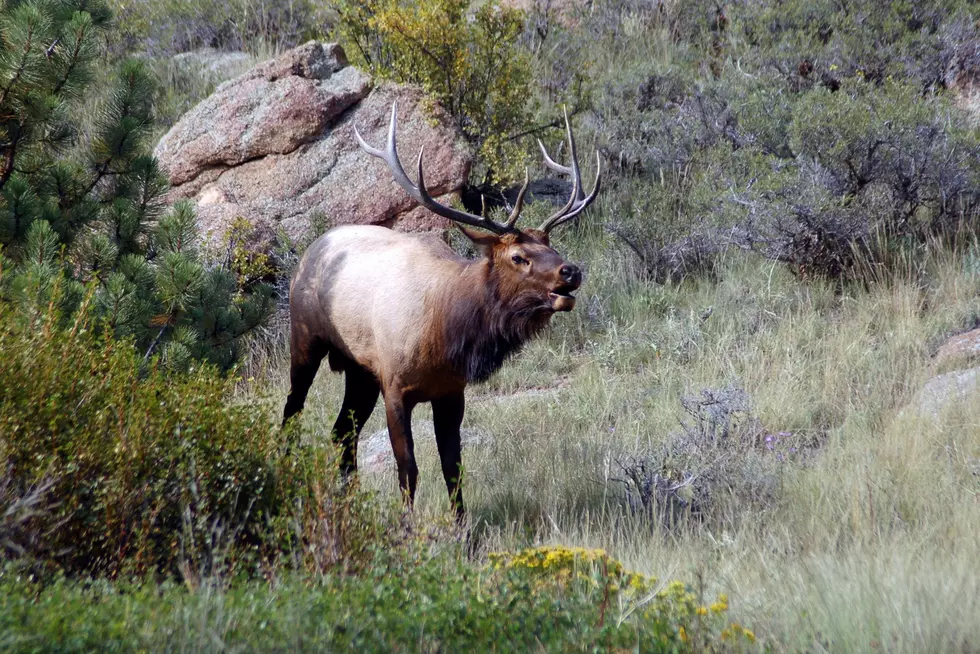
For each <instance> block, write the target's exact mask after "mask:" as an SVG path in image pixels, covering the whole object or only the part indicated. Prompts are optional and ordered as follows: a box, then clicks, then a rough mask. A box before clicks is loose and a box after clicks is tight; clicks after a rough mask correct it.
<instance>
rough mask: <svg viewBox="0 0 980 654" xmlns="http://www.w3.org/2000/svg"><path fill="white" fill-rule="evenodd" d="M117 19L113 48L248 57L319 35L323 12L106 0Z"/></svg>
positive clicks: (249, 1) (268, 5) (305, 0)
mask: <svg viewBox="0 0 980 654" xmlns="http://www.w3.org/2000/svg"><path fill="white" fill-rule="evenodd" d="M110 6H111V7H112V9H113V11H115V12H116V15H117V16H118V17H119V18H118V22H119V30H118V32H117V33H116V34H114V35H113V36H114V49H115V50H117V51H119V52H122V53H132V52H141V53H146V54H150V55H154V56H165V57H166V56H171V55H173V54H176V53H180V52H187V51H190V50H196V49H201V48H218V49H221V50H247V51H250V52H253V53H256V52H267V51H269V50H278V49H285V48H291V47H294V46H297V45H299V44H300V43H303V42H305V41H308V40H310V39H314V38H319V37H320V36H322V34H323V32H324V30H325V28H326V27H327V25H326V24H325V22H326V21H327V18H328V16H327V11H326V10H325V9H324V8H323V7H322V6H321V5H320V4H319V3H316V2H313V1H312V0H291V1H290V2H282V3H280V2H264V1H263V0H220V1H218V2H200V1H199V0H133V1H132V2H124V1H122V0H111V3H110Z"/></svg>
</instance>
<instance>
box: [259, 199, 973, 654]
mask: <svg viewBox="0 0 980 654" xmlns="http://www.w3.org/2000/svg"><path fill="white" fill-rule="evenodd" d="M604 218H605V216H601V215H600V216H595V217H594V218H593V219H591V220H592V224H591V225H587V226H585V227H583V229H582V230H581V231H580V232H579V233H578V234H574V235H573V234H567V235H564V236H563V237H562V238H561V239H560V243H559V248H560V249H564V250H565V251H570V252H572V253H573V255H574V256H576V257H578V258H579V259H580V260H583V263H584V264H585V266H586V268H587V270H588V271H589V273H588V278H587V280H586V283H585V285H584V287H583V289H582V292H581V293H580V294H579V304H578V307H577V308H576V310H575V311H574V312H573V313H572V314H570V315H567V316H557V317H556V318H555V320H554V328H553V329H552V330H551V331H550V333H549V334H548V335H546V336H545V337H544V338H542V339H540V340H538V341H536V342H534V343H533V344H531V345H530V346H529V347H528V348H527V349H526V350H525V352H524V353H522V354H521V355H519V356H518V357H517V358H515V359H513V360H512V361H510V362H509V363H507V364H506V365H505V367H504V368H503V370H501V372H500V373H499V374H498V375H497V376H496V377H495V378H494V379H493V380H491V381H490V382H489V383H488V384H486V385H483V386H474V387H471V388H470V389H468V394H467V395H468V411H467V414H466V419H465V422H464V427H468V428H471V429H477V430H481V431H482V432H485V433H486V434H488V435H489V438H487V439H484V440H483V442H482V443H478V444H475V445H472V446H470V447H469V448H467V449H466V450H465V451H464V464H465V466H466V471H467V476H466V481H465V499H466V502H467V505H468V507H469V508H470V512H471V517H472V521H473V525H472V528H473V530H474V534H475V535H476V537H477V538H478V540H479V543H480V546H481V548H482V551H491V550H501V549H514V548H519V547H523V546H526V545H530V544H539V543H563V544H568V545H583V546H599V547H605V548H607V549H609V550H610V552H611V553H612V554H613V555H614V556H616V557H618V558H620V559H622V560H623V561H624V563H625V564H626V565H627V566H631V567H633V568H634V569H637V570H640V571H643V572H645V573H649V574H652V575H655V576H658V577H660V578H667V577H671V578H673V577H682V578H688V579H698V580H700V583H702V584H703V586H704V589H703V590H704V592H706V593H708V594H711V593H718V592H724V593H727V594H729V596H730V597H731V598H732V609H733V613H734V615H735V616H736V617H737V619H739V620H742V621H744V622H746V623H748V624H751V625H753V626H754V627H756V628H757V633H760V635H761V636H762V637H763V638H765V639H767V641H768V642H769V643H770V644H772V645H773V646H774V647H775V648H776V649H779V650H781V649H784V648H787V649H795V648H797V647H801V648H805V649H811V650H813V651H823V650H826V651H875V650H887V651H895V652H898V651H967V650H969V649H970V648H971V647H974V646H976V644H977V643H980V621H978V620H977V619H976V618H977V616H978V615H980V600H978V598H980V574H978V572H977V569H976V561H978V560H980V545H978V543H977V539H976V534H977V533H978V529H980V495H978V493H980V483H978V477H977V475H976V466H977V461H978V457H980V405H978V403H977V402H976V397H975V396H974V397H973V398H972V399H969V400H967V401H965V402H961V403H958V404H954V405H953V406H952V407H950V408H949V410H947V411H945V412H944V413H942V414H941V415H940V416H938V417H936V418H933V417H928V416H925V417H923V416H919V415H917V414H916V412H915V411H914V410H910V409H908V407H914V406H915V401H914V400H915V395H916V392H917V390H918V389H919V388H920V387H921V386H922V385H923V383H924V382H925V381H926V380H928V379H929V378H930V376H932V375H933V374H935V372H936V369H935V367H934V364H933V363H932V361H931V358H930V357H931V354H932V353H933V352H934V350H935V348H936V347H937V346H938V344H940V343H941V342H942V340H943V339H944V337H945V336H946V335H948V334H950V333H953V332H955V331H957V330H961V329H963V328H964V327H966V326H968V325H970V324H971V323H972V321H973V319H974V317H975V316H976V314H977V299H976V298H977V295H978V293H980V275H978V274H976V273H975V272H973V271H971V270H970V269H969V268H968V267H965V266H964V265H962V263H963V262H962V261H960V260H959V259H957V258H956V257H955V256H953V255H951V254H948V253H943V254H936V255H934V256H933V257H932V259H931V261H930V263H929V265H928V267H927V274H926V275H925V276H924V277H915V278H913V277H911V276H902V275H898V276H895V277H893V278H890V279H888V280H885V281H883V282H881V283H879V284H876V285H872V286H871V287H869V288H849V289H847V290H846V291H845V292H843V293H840V294H838V293H837V292H836V291H835V289H834V287H833V286H831V285H824V284H821V283H817V282H801V281H798V280H796V279H795V278H793V277H792V276H791V275H790V274H789V273H787V272H786V271H785V270H784V269H783V268H782V267H780V266H778V265H774V264H772V263H771V262H766V261H763V260H761V259H759V258H756V257H754V256H752V255H744V254H741V253H736V254H730V255H728V256H727V257H726V258H725V260H724V261H723V262H722V263H721V266H720V271H719V273H718V275H717V279H716V280H713V281H706V280H690V281H688V282H685V283H683V284H680V285H674V286H663V287H659V286H654V285H650V284H646V283H643V282H641V281H638V280H637V278H636V277H635V276H634V275H633V274H632V265H633V264H632V262H631V261H630V260H629V258H628V257H627V255H626V254H625V253H620V251H619V250H618V249H617V247H616V246H615V245H614V244H613V243H612V242H611V241H609V236H608V235H607V234H605V233H604V232H603V231H602V230H601V229H600V228H599V227H598V226H597V225H599V224H601V223H602V221H603V219H604ZM563 246H564V247H563ZM270 352H271V353H272V354H269V353H270ZM286 362H287V357H286V348H285V346H284V345H283V344H282V343H280V344H279V345H278V346H276V347H273V348H271V349H267V350H266V356H265V357H264V358H263V360H262V365H261V366H260V367H261V368H262V372H261V373H260V376H259V379H261V382H260V385H261V387H262V388H263V389H265V390H264V391H263V392H264V393H266V395H265V397H267V399H268V401H271V402H281V401H282V400H283V398H284V397H285V393H286V391H287V388H286V386H287V373H288V371H287V366H286ZM733 385H734V386H738V387H741V388H742V389H744V391H745V392H746V393H747V395H748V397H749V401H750V403H751V414H752V416H751V417H752V418H753V419H755V420H756V421H757V422H755V423H753V424H756V425H757V429H761V430H762V433H775V432H790V433H793V434H796V435H803V436H806V437H807V438H809V437H812V438H810V440H809V441H808V442H812V443H815V444H816V445H815V446H811V447H810V449H809V450H808V453H807V455H806V456H805V457H797V458H795V459H789V458H788V459H787V460H786V461H785V462H783V463H781V464H778V465H775V466H773V465H772V464H771V462H770V463H769V464H766V465H767V467H766V468H765V470H763V472H762V473H760V472H759V470H757V469H756V468H753V467H752V466H751V465H748V464H746V465H745V466H743V467H738V466H735V467H728V468H726V470H728V474H729V475H730V476H731V478H730V479H728V480H721V481H719V482H716V483H715V485H714V486H713V487H712V489H711V497H710V502H711V508H712V510H711V511H710V512H709V513H708V514H706V515H707V516H708V517H704V516H702V518H701V519H698V518H697V516H690V517H688V518H684V517H681V518H680V519H679V520H677V521H675V522H673V523H670V522H665V521H664V520H662V519H658V518H657V517H656V516H651V515H648V514H643V513H642V512H641V513H637V512H635V511H632V510H631V509H630V508H629V506H628V504H627V503H626V502H625V500H624V493H623V485H622V484H621V483H619V482H618V481H617V480H618V479H621V478H622V470H621V467H620V464H621V462H622V461H624V460H625V459H627V458H628V457H631V456H632V457H637V456H640V457H643V456H648V457H652V459H651V460H654V461H656V460H658V459H657V458H656V457H657V455H658V453H659V452H661V451H662V450H663V448H664V446H665V444H667V443H668V442H669V441H670V438H672V436H671V434H675V433H676V432H677V431H678V430H679V429H680V428H681V426H680V425H681V421H682V420H684V418H685V414H684V413H683V411H682V408H681V398H682V397H684V396H690V395H695V394H697V393H698V392H699V391H700V390H701V389H705V388H708V389H717V388H723V387H728V386H733ZM270 388H271V389H273V390H271V391H269V389H270ZM246 392H250V391H246ZM341 395H342V382H341V379H340V378H339V377H338V376H336V375H332V374H331V373H329V372H322V373H321V376H320V378H319V379H318V380H317V382H316V384H315V385H314V388H313V391H312V393H311V395H310V398H309V400H308V404H307V410H306V412H305V414H304V417H303V419H304V420H306V421H307V422H308V423H310V424H311V425H313V426H314V429H315V430H316V431H317V434H318V437H322V438H327V437H328V432H329V429H330V426H331V425H332V424H333V420H334V418H335V412H336V410H337V408H338V407H339V403H340V399H341ZM382 418H383V412H382V411H380V410H376V412H375V414H374V415H373V416H372V418H371V420H370V421H369V423H368V424H367V425H366V428H365V431H364V436H366V435H368V434H371V433H374V432H376V431H378V430H380V429H383V427H384V425H383V422H382ZM429 419H431V416H430V412H429V410H428V407H425V406H423V407H419V409H418V410H417V411H416V414H415V424H416V426H417V429H416V431H417V435H416V448H417V456H418V459H419V464H420V467H421V477H420V488H419V493H418V497H417V504H416V513H417V514H418V515H419V517H421V518H422V519H423V520H425V519H435V518H436V517H438V516H444V515H445V514H446V512H447V511H448V502H447V499H446V497H445V489H444V487H443V482H442V477H441V474H440V473H439V469H438V457H437V455H436V451H435V446H434V439H433V438H432V436H431V430H430V429H428V428H426V426H425V422H426V420H429ZM364 436H362V439H363V438H364ZM731 456H740V454H739V453H738V452H735V453H733V454H732V455H731ZM763 473H764V474H765V475H768V476H767V479H774V480H775V486H773V487H774V488H775V490H774V491H773V492H772V493H770V494H769V495H767V496H765V497H753V496H752V495H751V489H752V488H755V487H756V486H754V485H753V483H754V480H752V479H750V478H749V477H751V476H752V475H757V474H763ZM363 477H364V479H363V483H365V484H367V485H369V486H371V487H375V488H377V489H379V490H380V491H381V492H382V493H385V494H391V495H392V496H395V494H396V493H397V488H396V483H395V481H396V475H395V473H394V470H393V469H392V470H390V471H384V472H383V473H377V474H374V473H365V475H363ZM738 477H745V478H738ZM746 489H749V490H748V491H746Z"/></svg>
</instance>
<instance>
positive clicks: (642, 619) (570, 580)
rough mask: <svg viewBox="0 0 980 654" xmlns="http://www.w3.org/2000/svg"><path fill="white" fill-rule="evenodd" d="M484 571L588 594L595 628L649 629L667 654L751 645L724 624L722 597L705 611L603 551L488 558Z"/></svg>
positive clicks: (682, 587)
mask: <svg viewBox="0 0 980 654" xmlns="http://www.w3.org/2000/svg"><path fill="white" fill-rule="evenodd" d="M490 569H491V570H492V571H493V572H495V573H497V574H501V575H507V574H510V575H516V576H517V577H519V578H522V579H527V580H529V581H530V582H531V584H532V587H533V588H534V589H535V590H536V591H537V592H550V591H554V590H556V589H558V590H564V591H565V592H567V593H582V592H587V593H592V595H593V596H594V598H595V600H596V602H598V603H599V604H600V622H605V621H606V620H610V621H613V622H615V623H616V624H619V625H621V624H623V623H625V622H632V623H634V624H635V625H636V626H637V627H640V628H643V627H648V626H653V627H654V628H653V629H652V633H655V634H656V635H657V640H659V641H660V643H659V645H660V646H663V645H669V647H668V649H671V650H672V651H681V652H686V651H690V652H716V651H742V650H745V649H748V648H750V647H751V646H752V645H753V644H754V643H755V634H754V633H753V632H752V631H751V630H749V629H746V628H745V627H743V626H741V625H739V624H737V623H734V622H732V623H728V624H726V621H725V618H726V614H727V613H728V597H727V596H726V595H719V596H718V598H717V599H716V600H715V601H714V602H711V603H710V605H709V606H705V605H704V604H703V603H701V602H699V598H698V596H697V595H696V594H695V593H694V592H693V590H692V589H691V588H690V587H689V586H688V585H687V584H685V583H684V582H682V581H671V582H666V583H661V582H659V581H658V580H657V579H656V578H654V577H650V576H647V575H644V574H641V573H638V572H632V571H630V570H627V569H626V568H625V567H624V566H623V564H622V563H621V562H620V561H618V560H616V559H614V558H612V557H611V556H609V554H608V553H607V552H606V551H605V550H601V549H586V548H582V547H564V546H560V545H558V546H543V547H536V548H531V549H526V550H522V551H519V552H498V553H492V554H490ZM641 644H642V643H641ZM658 647H659V646H658ZM645 649H646V648H645V647H641V650H645Z"/></svg>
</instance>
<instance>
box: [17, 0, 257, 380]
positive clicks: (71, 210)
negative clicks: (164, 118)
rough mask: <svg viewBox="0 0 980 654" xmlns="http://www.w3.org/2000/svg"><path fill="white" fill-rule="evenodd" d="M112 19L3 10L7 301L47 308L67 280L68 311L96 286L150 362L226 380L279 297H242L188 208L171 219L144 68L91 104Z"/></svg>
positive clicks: (88, 6) (109, 313) (21, 6)
mask: <svg viewBox="0 0 980 654" xmlns="http://www.w3.org/2000/svg"><path fill="white" fill-rule="evenodd" d="M109 16H110V14H109V11H108V9H107V7H106V5H105V3H103V2H94V3H91V2H77V3H72V2H68V3H65V2H60V1H56V0H39V1H37V2H29V3H8V4H6V5H4V6H3V8H2V9H0V80H3V89H4V91H3V93H2V94H0V115H2V118H0V135H3V138H0V159H2V161H3V162H4V163H3V164H2V170H0V245H2V246H4V247H5V254H6V256H7V257H8V258H9V259H10V260H11V261H12V262H13V263H14V264H16V270H15V272H14V273H13V274H12V275H11V279H9V280H8V281H9V287H8V288H7V289H6V292H7V293H8V297H14V298H17V299H18V300H20V301H22V302H23V303H25V304H27V305H31V304H35V303H40V304H41V305H43V304H45V303H46V302H47V298H46V297H45V293H46V289H48V288H50V287H51V285H52V283H53V280H54V279H55V278H56V277H58V276H59V275H62V274H65V275H67V276H68V277H69V278H70V279H71V283H69V284H65V285H63V288H62V296H61V300H63V302H64V304H65V308H66V309H67V308H69V307H70V306H71V305H72V303H74V302H77V300H78V299H79V298H80V297H81V287H82V285H84V284H88V283H95V284H96V285H97V287H98V291H97V293H96V297H95V302H94V304H93V308H94V309H97V310H98V311H99V312H100V313H101V315H104V316H105V318H106V319H105V321H103V322H102V323H100V326H101V327H106V328H108V329H110V330H111V331H113V333H115V334H116V335H118V336H128V337H132V339H133V340H134V342H135V344H136V346H137V347H138V348H139V349H140V351H141V352H143V353H144V358H149V356H150V355H152V354H155V353H162V354H163V355H164V360H165V361H166V362H167V364H168V365H169V366H170V367H171V368H174V369H180V368H183V367H186V366H187V365H189V363H190V362H191V361H192V360H207V361H210V362H212V363H214V364H216V365H218V366H220V367H222V368H224V369H227V368H229V367H231V366H232V365H233V364H234V363H235V362H236V360H237V358H238V353H239V349H240V346H241V342H242V337H243V336H244V335H245V334H247V333H248V332H250V331H251V330H252V329H254V328H255V327H256V326H258V325H259V324H261V323H262V322H263V321H264V320H265V319H266V317H267V316H268V314H269V313H270V311H271V308H272V300H271V290H270V289H269V288H267V287H266V286H264V285H263V284H261V283H259V280H251V281H250V283H249V284H247V285H241V284H238V285H236V283H235V274H234V271H232V270H230V269H229V268H230V262H229V261H224V262H222V261H220V260H219V261H207V260H205V259H204V258H203V257H202V256H201V255H200V253H199V252H198V250H197V234H196V232H195V221H194V215H193V212H192V211H191V209H190V207H189V205H186V204H178V205H177V206H175V207H174V209H173V210H172V211H170V212H168V213H166V214H164V206H163V199H162V198H163V194H164V192H165V191H166V180H165V179H163V177H162V176H161V174H160V172H159V170H158V168H157V163H156V161H155V160H154V159H153V158H152V157H151V156H149V152H148V150H149V144H148V142H147V141H148V137H149V134H150V132H151V130H152V126H153V107H152V100H153V98H154V91H155V84H154V82H153V80H152V79H151V76H150V75H149V73H148V72H147V69H146V67H145V65H144V64H143V63H141V62H137V61H128V62H125V63H124V64H122V65H121V66H120V68H119V70H118V71H116V72H115V73H114V74H113V76H112V79H113V81H112V84H111V85H110V86H109V88H108V89H107V97H106V98H105V99H104V100H94V101H92V102H90V103H89V102H86V101H85V98H86V95H87V93H88V92H90V91H91V90H92V89H93V88H94V86H93V85H92V81H93V75H94V67H95V65H96V60H97V57H98V55H99V44H100V43H101V42H102V40H103V39H105V38H106V35H107V33H108V32H109V31H110V23H109ZM93 114H94V115H93ZM79 126H81V127H79Z"/></svg>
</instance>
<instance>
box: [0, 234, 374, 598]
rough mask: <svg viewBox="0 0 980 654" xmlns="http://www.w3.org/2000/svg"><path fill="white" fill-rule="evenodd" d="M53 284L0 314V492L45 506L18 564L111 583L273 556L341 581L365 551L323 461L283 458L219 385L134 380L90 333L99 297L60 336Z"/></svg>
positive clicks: (136, 372) (332, 464)
mask: <svg viewBox="0 0 980 654" xmlns="http://www.w3.org/2000/svg"><path fill="white" fill-rule="evenodd" d="M37 224H38V225H44V224H45V223H37ZM37 238H38V239H39V241H43V240H44V238H45V236H44V234H40V235H39V236H38V237H37ZM48 239H49V240H51V237H50V234H49V235H48ZM118 274H119V273H114V275H118ZM144 274H146V275H147V276H149V273H144ZM61 283H63V280H62V279H61V278H57V277H56V278H55V281H54V282H53V286H54V288H53V289H52V291H51V293H50V297H51V298H52V300H53V302H52V305H51V306H49V307H47V308H39V310H38V311H37V312H35V313H33V314H31V315H25V312H24V311H22V310H19V309H18V308H17V307H15V306H13V305H11V304H10V303H8V302H3V301H0V434H2V435H3V436H2V438H0V461H2V462H3V463H2V464H0V465H2V466H3V468H2V473H0V478H2V479H3V483H2V484H0V486H4V487H6V488H7V490H8V492H7V495H8V496H9V495H10V494H11V493H12V492H13V491H14V490H17V491H19V494H18V493H15V495H16V496H18V497H19V496H27V495H30V489H32V488H37V487H39V486H40V487H43V488H44V491H43V493H42V497H41V498H40V500H38V501H35V504H41V505H45V506H46V507H47V508H46V509H45V510H43V511H38V512H37V513H36V514H35V515H34V516H33V517H32V518H31V524H30V526H29V529H27V530H26V531H27V532H28V533H29V534H33V536H32V537H31V538H27V539H24V538H20V539H19V540H18V542H25V541H29V542H31V543H32V544H31V545H30V546H29V547H28V546H26V545H21V549H23V550H26V551H22V552H20V555H21V556H27V557H28V562H33V563H35V564H37V565H39V566H40V567H41V568H55V569H60V570H64V571H66V572H69V573H89V574H110V575H115V574H118V573H120V572H122V571H128V572H146V571H149V572H156V571H159V572H163V573H168V574H173V573H175V572H176V571H177V570H178V568H179V569H180V570H181V571H182V573H183V574H184V576H185V578H189V579H194V578H197V577H198V576H200V575H207V574H212V573H214V572H217V571H218V570H230V571H231V572H236V571H242V572H252V571H254V569H255V566H257V565H260V564H262V563H270V562H274V561H277V560H279V559H280V558H283V557H289V558H290V559H291V560H293V561H294V563H296V564H297V565H303V566H307V565H309V566H313V567H318V568H325V567H328V566H330V565H336V564H345V565H351V566H352V565H355V564H356V561H357V556H358V553H359V552H360V553H361V555H363V552H364V551H366V550H364V548H365V547H367V546H368V545H370V544H371V543H372V542H375V541H377V540H378V534H380V533H381V532H380V531H378V532H375V531H372V530H375V529H377V528H378V527H377V526H378V524H379V523H378V521H377V520H375V521H373V522H371V521H365V519H363V516H365V515H368V514H367V513H365V511H367V510H368V508H367V505H366V504H364V501H365V500H364V498H363V497H362V496H361V495H359V494H357V493H349V492H348V491H347V490H346V488H345V486H344V483H343V482H342V481H341V480H340V479H339V476H338V472H337V465H336V460H335V456H334V454H333V451H332V449H331V448H329V447H327V448H323V447H320V446H310V447H303V448H301V449H299V450H298V451H294V452H292V453H288V452H286V451H284V449H283V446H284V442H285V440H286V435H285V434H282V433H280V430H279V429H278V427H277V426H276V419H275V418H274V417H273V416H270V415H269V413H267V412H266V410H264V409H263V408H259V407H257V406H250V405H247V404H236V403H234V402H233V401H232V400H231V391H232V387H231V382H230V380H227V379H224V378H222V377H221V376H220V375H219V374H217V371H216V370H215V369H213V368H211V367H209V366H199V367H196V368H195V369H193V370H192V371H191V372H190V373H187V374H174V373H172V372H170V371H169V370H168V369H167V368H166V367H165V366H164V365H162V364H161V363H160V362H157V363H153V364H151V365H149V366H145V365H144V364H143V359H142V357H140V356H139V354H138V353H136V352H135V351H134V350H133V348H132V347H130V346H129V345H128V344H127V343H124V342H123V343H120V342H118V341H116V340H114V339H113V338H112V337H111V336H109V333H108V332H107V330H100V329H98V327H99V323H100V322H101V321H102V320H108V319H111V315H110V316H109V317H106V318H96V317H95V316H99V315H102V316H105V315H107V314H106V313H105V312H103V311H96V310H95V305H96V304H97V303H99V302H100V301H104V300H101V299H100V298H101V297H102V296H103V294H104V293H105V292H106V288H107V287H100V286H98V285H97V284H96V283H94V282H93V283H92V284H90V285H89V287H88V289H87V291H86V293H85V296H84V300H83V302H82V306H81V308H80V309H79V310H78V311H77V312H75V313H74V314H73V316H72V317H71V318H69V319H68V320H67V322H66V321H65V320H64V318H63V316H62V314H61V312H60V311H59V310H58V308H57V305H58V304H59V302H58V298H59V294H60V292H61V289H59V288H58V286H59V284H61ZM110 288H111V285H110ZM175 294H176V295H179V294H180V291H175ZM175 301H179V300H175ZM180 347H186V348H187V349H189V350H191V352H192V353H193V347H194V345H193V342H192V339H189V338H187V339H184V340H182V339H181V338H180V337H178V338H176V339H174V340H172V341H170V342H169V343H168V348H167V349H165V350H164V360H165V359H166V358H167V357H179V356H186V353H179V352H176V351H175V350H176V349H177V348H180ZM8 501H11V502H12V504H16V502H15V501H13V500H8ZM7 508H8V507H3V508H0V513H2V512H3V511H5V510H6V509H7ZM380 524H383V523H380ZM323 526H329V527H330V530H329V531H328V532H324V533H321V531H318V530H321V529H322V527H323ZM19 529H20V531H21V532H23V531H25V529H22V528H19ZM4 536H5V534H3V533H0V541H2V540H4ZM290 543H295V544H296V545H298V546H300V547H299V548H298V549H297V550H296V551H295V552H293V551H292V549H291V547H290ZM324 552H329V553H331V554H330V556H325V555H323V553H324ZM314 555H316V556H315V557H314ZM31 557H33V559H34V560H33V561H31V560H30V559H31ZM311 557H314V558H311Z"/></svg>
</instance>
